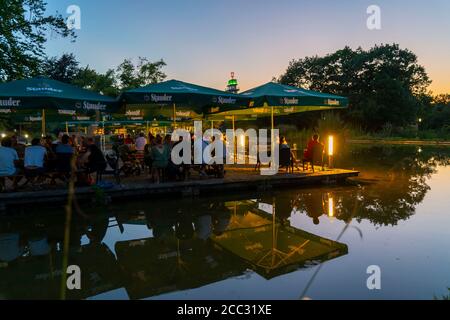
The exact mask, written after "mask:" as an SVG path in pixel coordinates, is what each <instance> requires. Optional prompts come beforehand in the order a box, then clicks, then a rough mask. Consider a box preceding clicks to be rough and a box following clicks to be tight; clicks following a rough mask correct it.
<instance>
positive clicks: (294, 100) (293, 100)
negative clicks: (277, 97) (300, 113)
mask: <svg viewBox="0 0 450 320" xmlns="http://www.w3.org/2000/svg"><path fill="white" fill-rule="evenodd" d="M281 103H283V104H287V105H293V104H298V99H297V98H282V99H281Z"/></svg>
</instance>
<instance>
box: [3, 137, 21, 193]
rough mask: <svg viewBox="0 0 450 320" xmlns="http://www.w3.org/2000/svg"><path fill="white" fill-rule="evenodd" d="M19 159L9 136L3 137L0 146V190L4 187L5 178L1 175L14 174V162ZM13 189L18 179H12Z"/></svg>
mask: <svg viewBox="0 0 450 320" xmlns="http://www.w3.org/2000/svg"><path fill="white" fill-rule="evenodd" d="M18 160H19V156H18V155H17V151H16V150H14V149H13V148H12V141H11V138H8V137H6V138H3V140H2V143H1V146H0V191H1V190H2V189H4V188H5V179H4V178H2V177H10V176H14V175H16V174H17V173H18V170H17V168H16V162H17V161H18ZM12 180H13V184H14V189H16V188H17V184H18V183H19V179H18V178H17V177H14V178H13V179H12Z"/></svg>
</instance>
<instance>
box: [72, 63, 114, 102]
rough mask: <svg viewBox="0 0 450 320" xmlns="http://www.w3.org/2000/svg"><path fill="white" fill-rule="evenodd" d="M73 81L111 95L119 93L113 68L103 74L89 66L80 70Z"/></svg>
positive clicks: (78, 84) (80, 85)
mask: <svg viewBox="0 0 450 320" xmlns="http://www.w3.org/2000/svg"><path fill="white" fill-rule="evenodd" d="M72 83H73V84H74V85H77V86H79V87H82V88H85V89H89V90H93V91H96V92H100V93H102V94H104V95H107V96H111V97H116V96H117V95H118V94H119V88H118V87H117V81H116V77H115V73H114V70H112V69H110V70H108V71H106V73H104V74H101V73H98V72H97V71H95V70H93V69H91V68H89V66H87V67H85V68H82V69H80V70H79V72H78V74H77V75H76V77H75V79H74V80H73V81H72Z"/></svg>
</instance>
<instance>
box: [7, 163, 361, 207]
mask: <svg viewBox="0 0 450 320" xmlns="http://www.w3.org/2000/svg"><path fill="white" fill-rule="evenodd" d="M226 170H227V174H226V177H225V178H224V179H216V178H206V179H199V178H196V177H194V178H193V179H191V180H190V181H184V182H167V183H161V184H154V183H150V179H149V177H148V176H141V177H133V178H124V179H123V180H122V183H121V184H120V185H115V186H114V187H112V188H110V189H103V192H102V193H104V195H105V197H106V199H107V200H108V201H114V202H115V201H117V200H121V199H127V200H132V199H136V198H137V197H139V198H142V197H146V198H152V197H153V198H155V197H156V198H160V197H164V196H174V195H175V196H178V197H180V196H184V197H196V196H208V195H210V196H211V195H214V196H217V195H219V194H220V193H238V192H244V191H253V192H263V191H270V190H273V189H281V188H292V187H297V186H302V185H315V184H316V185H317V184H323V183H339V182H342V181H345V180H346V179H347V178H350V177H356V176H358V175H359V172H357V171H352V170H344V169H325V170H324V171H322V170H321V169H319V168H317V169H316V172H315V173H312V172H310V171H309V172H302V171H295V172H294V173H289V174H288V173H284V172H283V171H281V173H279V174H277V175H274V176H261V175H259V173H257V172H255V171H254V170H253V169H251V168H249V167H241V168H235V167H234V168H231V169H230V168H226ZM96 193H98V189H97V190H96V188H93V187H83V188H77V189H76V197H77V199H78V201H80V202H81V203H86V202H87V203H91V202H92V201H93V199H95V198H96ZM67 194H68V191H67V188H64V187H62V186H60V187H57V188H52V189H44V190H40V191H35V190H34V191H33V190H29V191H19V192H6V193H1V194H0V211H6V209H7V208H13V207H17V206H27V205H39V206H44V205H49V204H51V205H56V204H62V203H64V202H65V201H66V200H67Z"/></svg>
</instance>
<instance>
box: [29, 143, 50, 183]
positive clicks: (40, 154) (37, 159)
mask: <svg viewBox="0 0 450 320" xmlns="http://www.w3.org/2000/svg"><path fill="white" fill-rule="evenodd" d="M40 143H41V140H40V139H38V138H34V139H33V140H32V141H31V146H29V147H27V148H26V149H25V161H24V166H25V173H26V174H41V173H43V172H44V160H45V158H46V155H47V149H45V147H43V146H42V145H41V144H40Z"/></svg>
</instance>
